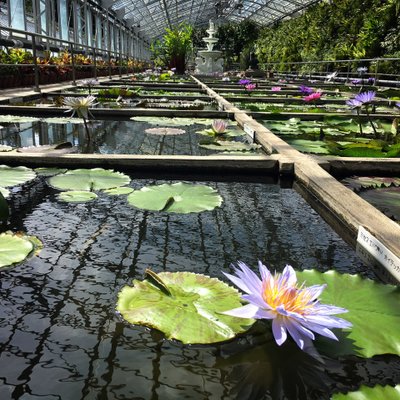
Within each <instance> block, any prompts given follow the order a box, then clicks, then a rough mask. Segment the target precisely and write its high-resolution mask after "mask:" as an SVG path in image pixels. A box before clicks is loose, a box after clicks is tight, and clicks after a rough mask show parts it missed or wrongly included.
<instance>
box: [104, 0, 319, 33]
mask: <svg viewBox="0 0 400 400" xmlns="http://www.w3.org/2000/svg"><path fill="white" fill-rule="evenodd" d="M319 1H320V0H233V1H228V0H213V1H210V0H115V1H112V0H102V3H103V6H104V5H105V6H109V8H110V9H111V10H112V11H114V12H115V13H116V15H117V17H118V18H120V19H122V18H123V19H124V20H125V21H126V23H127V24H128V26H132V27H136V28H137V29H138V31H139V32H141V34H142V35H143V36H147V37H148V38H150V39H152V38H156V37H159V36H161V35H163V33H164V32H165V28H167V27H172V26H177V25H179V24H180V23H181V22H186V23H189V24H190V25H192V26H195V27H201V26H205V25H207V24H208V21H209V20H210V19H212V20H213V21H215V22H221V23H225V22H240V21H242V20H244V19H251V20H253V21H255V22H256V23H258V24H260V25H269V24H272V23H274V22H276V21H279V20H281V19H283V18H285V17H288V16H291V15H293V14H296V13H297V12H299V11H301V10H303V9H304V8H306V7H309V6H310V5H312V4H315V3H318V2H319Z"/></svg>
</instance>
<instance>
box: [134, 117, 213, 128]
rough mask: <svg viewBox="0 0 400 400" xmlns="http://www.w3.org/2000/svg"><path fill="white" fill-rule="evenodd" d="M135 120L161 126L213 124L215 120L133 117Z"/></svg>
mask: <svg viewBox="0 0 400 400" xmlns="http://www.w3.org/2000/svg"><path fill="white" fill-rule="evenodd" d="M131 119H132V120H133V121H140V122H147V123H148V124H151V125H159V126H190V125H194V124H201V125H211V124H212V122H213V120H212V119H208V118H179V117H174V118H170V117H132V118H131Z"/></svg>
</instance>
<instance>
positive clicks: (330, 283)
mask: <svg viewBox="0 0 400 400" xmlns="http://www.w3.org/2000/svg"><path fill="white" fill-rule="evenodd" d="M297 277H298V280H299V281H300V282H301V281H305V282H306V285H307V286H310V285H316V284H318V285H319V284H327V288H326V289H325V290H324V292H323V293H322V295H321V303H325V304H332V305H335V306H339V307H344V308H346V309H347V310H349V312H348V313H346V314H343V315H341V316H342V317H343V318H345V319H346V320H348V321H350V322H351V323H352V324H353V327H352V328H351V329H350V330H346V331H341V332H340V331H336V332H335V333H338V337H339V341H338V342H335V341H333V340H329V339H327V341H328V342H329V344H327V349H328V350H329V352H333V353H334V354H335V356H339V355H346V354H357V355H359V356H363V357H373V356H374V355H377V354H386V353H390V354H397V355H400V335H399V326H400V307H399V305H400V288H398V287H396V286H392V285H383V284H380V283H376V282H374V281H372V280H369V279H363V278H361V277H360V276H358V275H349V274H339V273H338V272H335V271H329V272H325V273H321V272H318V271H315V270H304V271H301V272H297ZM344 336H346V337H344ZM320 342H321V344H323V343H324V339H323V338H322V339H321V340H320ZM325 343H326V342H325Z"/></svg>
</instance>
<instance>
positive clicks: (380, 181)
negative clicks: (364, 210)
mask: <svg viewBox="0 0 400 400" xmlns="http://www.w3.org/2000/svg"><path fill="white" fill-rule="evenodd" d="M342 183H343V184H345V185H346V186H348V187H350V188H351V189H353V190H354V191H355V192H357V193H358V195H359V196H360V197H362V198H363V199H364V200H366V201H368V202H369V203H371V204H372V205H373V206H375V207H376V208H378V209H379V210H380V211H382V212H383V213H384V214H386V215H387V216H388V217H390V218H393V219H394V220H396V221H400V178H395V177H380V176H372V177H366V176H363V177H350V178H346V179H344V180H343V181H342Z"/></svg>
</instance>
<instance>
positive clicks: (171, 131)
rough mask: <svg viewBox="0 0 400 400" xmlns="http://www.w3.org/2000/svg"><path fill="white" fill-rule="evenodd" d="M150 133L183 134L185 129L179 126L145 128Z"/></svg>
mask: <svg viewBox="0 0 400 400" xmlns="http://www.w3.org/2000/svg"><path fill="white" fill-rule="evenodd" d="M145 132H146V133H149V134H150V135H183V134H184V133H185V131H184V130H183V129H178V128H161V127H160V128H148V129H146V130H145Z"/></svg>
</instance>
